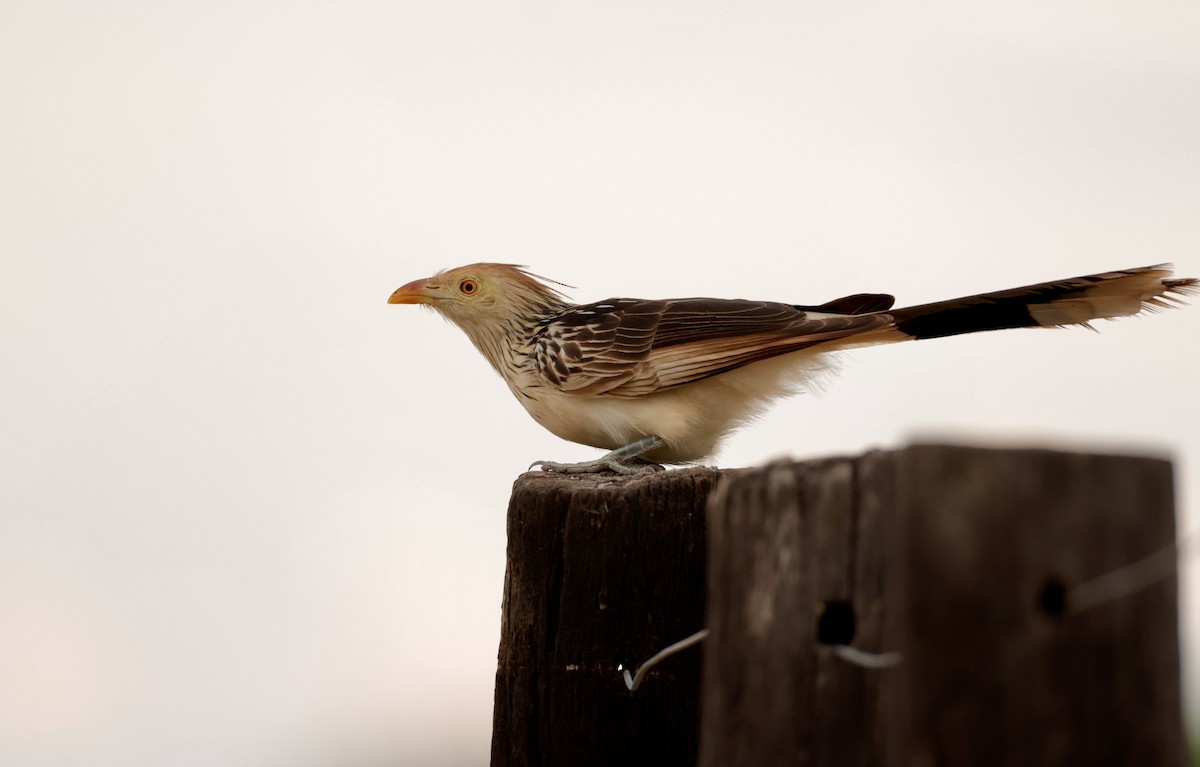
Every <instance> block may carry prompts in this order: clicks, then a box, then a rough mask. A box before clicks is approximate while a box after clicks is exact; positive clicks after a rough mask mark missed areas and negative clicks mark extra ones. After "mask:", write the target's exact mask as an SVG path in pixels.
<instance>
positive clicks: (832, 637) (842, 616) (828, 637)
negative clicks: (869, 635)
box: [817, 601, 854, 644]
mask: <svg viewBox="0 0 1200 767" xmlns="http://www.w3.org/2000/svg"><path fill="white" fill-rule="evenodd" d="M817 641H818V642H820V643H821V644H850V643H851V642H853V641H854V605H852V604H850V603H849V602H845V601H830V602H822V603H821V613H820V615H818V616H817Z"/></svg>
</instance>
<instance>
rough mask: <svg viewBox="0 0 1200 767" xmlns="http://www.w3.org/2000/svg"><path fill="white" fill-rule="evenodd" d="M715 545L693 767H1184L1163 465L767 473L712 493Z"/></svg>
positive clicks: (970, 460)
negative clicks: (858, 661)
mask: <svg viewBox="0 0 1200 767" xmlns="http://www.w3.org/2000/svg"><path fill="white" fill-rule="evenodd" d="M709 536H710V549H709V551H710V554H709V568H710V569H709V609H708V626H709V629H710V631H711V633H710V635H709V639H708V642H707V646H706V647H705V661H704V663H705V665H704V714H703V716H704V719H703V727H702V732H703V737H702V744H701V759H700V764H701V765H702V766H703V767H727V766H728V765H751V764H752V765H756V767H759V766H769V765H797V764H804V765H809V764H813V765H868V764H870V765H874V764H882V765H894V766H895V767H900V765H905V766H906V767H907V766H908V765H972V767H977V766H980V765H982V766H984V767H986V766H987V765H1018V764H1019V765H1058V764H1071V765H1077V764H1079V765H1101V764H1112V765H1125V764H1168V765H1182V764H1183V763H1184V746H1183V743H1184V740H1183V734H1182V723H1181V716H1180V690H1179V658H1178V639H1177V630H1178V625H1177V609H1176V599H1177V595H1176V580H1175V577H1174V573H1173V571H1172V570H1170V565H1171V560H1170V558H1169V555H1168V557H1167V558H1166V559H1165V560H1164V558H1163V555H1162V554H1161V552H1162V551H1164V549H1167V547H1169V546H1170V545H1171V544H1172V543H1173V541H1174V510H1173V501H1172V477H1171V467H1170V464H1169V463H1167V462H1166V461H1162V460H1156V459H1150V458H1131V457H1120V456H1105V455H1081V454H1073V453H1063V452H1053V451H1046V450H987V449H973V448H964V447H951V446H939V445H919V446H914V447H910V448H907V449H903V450H899V451H896V452H891V453H872V454H868V455H866V456H863V457H861V458H857V459H835V460H827V461H818V462H811V463H807V464H775V465H771V466H768V467H765V468H763V469H759V470H754V471H748V472H744V473H740V474H738V475H736V476H732V477H729V478H727V479H726V480H725V481H724V482H723V483H722V484H721V486H720V487H719V488H718V490H717V492H716V493H714V495H713V497H712V498H711V499H710V516H709ZM1156 554H1157V555H1158V556H1156ZM1164 561H1165V563H1166V565H1167V566H1166V567H1165V568H1164V567H1162V566H1161V565H1162V563H1163V562H1164ZM1137 563H1140V564H1137ZM1156 563H1157V564H1156ZM1129 565H1135V566H1134V567H1133V568H1130V569H1126V570H1122V568H1126V567H1127V566H1129ZM1155 570H1157V572H1155ZM1114 572H1116V573H1118V576H1117V577H1106V576H1108V574H1111V573H1114ZM1122 573H1123V574H1124V577H1121V575H1120V574H1122ZM840 643H848V644H850V645H851V646H853V647H856V648H858V649H861V650H866V651H870V652H899V653H901V654H902V660H901V661H900V663H899V664H897V665H895V666H894V667H891V668H885V669H867V668H862V667H860V666H857V665H853V664H851V663H849V662H847V661H846V660H844V659H843V657H840V656H839V655H838V654H837V651H836V649H835V645H837V644H840Z"/></svg>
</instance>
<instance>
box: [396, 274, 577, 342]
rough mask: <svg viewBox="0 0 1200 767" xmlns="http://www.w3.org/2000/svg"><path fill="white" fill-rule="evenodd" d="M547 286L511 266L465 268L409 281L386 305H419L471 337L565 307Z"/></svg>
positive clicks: (561, 300)
mask: <svg viewBox="0 0 1200 767" xmlns="http://www.w3.org/2000/svg"><path fill="white" fill-rule="evenodd" d="M553 284H557V283H551V281H549V280H545V279H543V278H540V277H537V276H535V275H533V274H530V273H529V272H527V271H525V270H524V269H523V268H521V267H519V266H513V265H511V264H470V265H468V266H460V267H457V268H454V269H445V270H443V271H440V272H438V273H437V274H435V275H433V276H432V277H427V278H425V279H421V280H413V281H412V282H410V283H408V284H407V285H404V286H402V287H400V288H398V289H397V290H396V291H395V292H394V293H392V295H391V298H389V299H388V303H389V304H424V305H425V306H428V307H430V308H431V309H433V310H434V311H436V312H438V313H439V314H441V315H442V316H443V317H445V318H446V319H448V320H450V321H451V322H453V323H454V324H456V325H458V326H459V327H461V328H462V329H463V330H464V331H466V332H467V334H468V335H470V336H472V338H474V337H475V335H474V331H475V330H476V329H478V328H480V327H496V326H504V325H508V324H510V323H511V322H512V321H514V320H517V321H519V320H530V319H533V320H537V319H540V318H542V317H544V316H549V315H551V314H554V313H556V312H558V311H561V310H562V309H564V308H565V307H567V306H568V304H567V302H566V301H565V299H564V298H563V296H562V294H561V293H559V291H558V290H557V289H555V288H554V287H553Z"/></svg>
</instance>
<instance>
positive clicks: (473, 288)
mask: <svg viewBox="0 0 1200 767" xmlns="http://www.w3.org/2000/svg"><path fill="white" fill-rule="evenodd" d="M458 289H459V291H460V292H461V293H462V294H463V295H464V296H473V295H475V293H476V292H478V291H479V283H477V282H475V280H472V279H466V280H463V281H462V282H460V283H458Z"/></svg>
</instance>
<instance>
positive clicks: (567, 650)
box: [492, 469, 721, 767]
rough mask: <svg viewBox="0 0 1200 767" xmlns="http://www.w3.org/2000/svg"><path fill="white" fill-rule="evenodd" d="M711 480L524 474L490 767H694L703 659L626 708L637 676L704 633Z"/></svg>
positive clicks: (514, 506)
mask: <svg viewBox="0 0 1200 767" xmlns="http://www.w3.org/2000/svg"><path fill="white" fill-rule="evenodd" d="M720 475H721V472H718V471H716V470H713V469H687V470H681V471H671V472H663V473H658V474H652V475H641V476H638V477H632V478H627V477H613V476H601V477H595V476H585V477H579V476H560V475H552V474H542V473H530V474H525V475H523V476H521V477H520V478H519V479H518V480H517V481H516V483H515V484H514V486H513V494H512V499H511V500H510V502H509V512H508V568H507V572H506V574H505V579H504V612H503V623H502V628H501V638H500V653H499V664H498V668H497V672H496V703H495V712H494V718H493V731H492V765H493V766H494V767H509V766H510V765H520V766H522V767H524V766H526V765H529V766H533V765H544V766H546V767H551V766H553V767H559V766H560V765H569V766H570V767H588V766H589V765H598V766H600V765H603V766H605V767H607V766H609V765H621V767H637V766H638V765H654V767H669V766H670V765H680V766H681V767H683V766H686V767H693V765H695V764H696V754H697V749H698V742H699V705H700V679H699V674H700V659H701V653H700V650H699V649H691V650H688V651H686V652H684V653H681V654H680V655H678V656H676V657H673V658H671V659H670V660H669V661H667V662H665V663H663V664H662V665H660V666H658V667H656V668H655V669H654V670H653V671H651V672H650V676H649V677H648V679H647V680H646V682H645V684H644V686H642V687H640V688H639V689H638V690H637V691H636V692H634V693H633V694H632V695H631V694H630V693H629V691H628V690H627V689H626V686H625V683H624V682H623V681H622V679H621V676H620V674H619V672H618V671H617V661H618V660H622V661H624V662H625V663H627V664H640V663H641V662H643V661H644V660H646V659H647V658H648V657H650V656H651V655H653V654H654V653H655V652H657V651H658V650H660V649H661V648H663V647H665V646H667V645H669V644H672V643H673V642H675V641H677V640H680V639H683V638H684V637H686V636H688V635H690V634H692V633H693V632H695V631H698V630H699V629H701V628H703V626H704V608H705V564H704V563H705V554H706V552H705V527H706V524H705V512H704V509H705V502H706V500H707V497H708V494H709V492H710V490H711V489H712V488H713V486H714V484H715V483H716V481H717V479H718V477H719V476H720Z"/></svg>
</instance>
